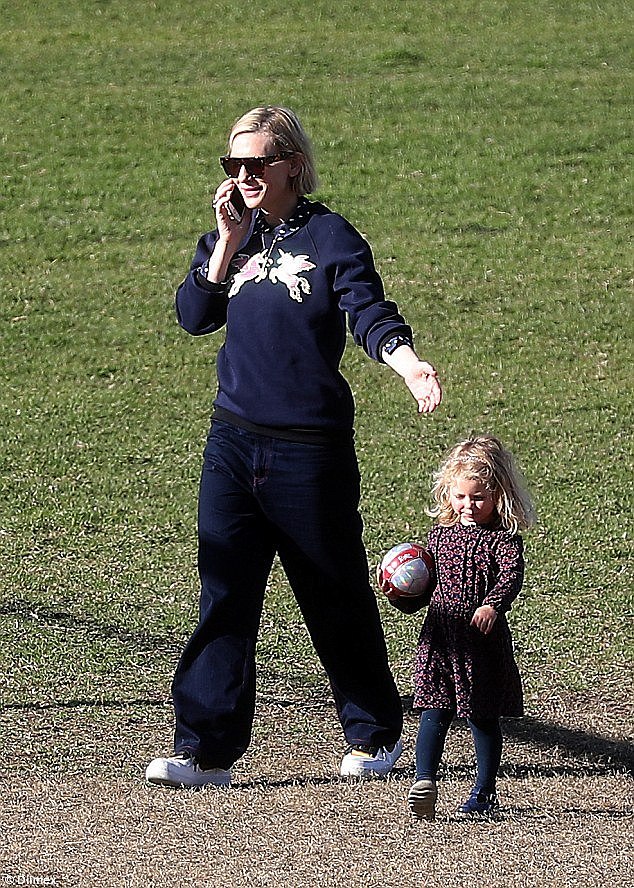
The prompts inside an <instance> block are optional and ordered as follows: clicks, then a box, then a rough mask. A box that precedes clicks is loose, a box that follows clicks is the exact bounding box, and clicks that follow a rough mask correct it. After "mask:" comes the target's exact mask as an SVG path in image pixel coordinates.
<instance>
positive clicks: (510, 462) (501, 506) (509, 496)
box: [427, 435, 535, 533]
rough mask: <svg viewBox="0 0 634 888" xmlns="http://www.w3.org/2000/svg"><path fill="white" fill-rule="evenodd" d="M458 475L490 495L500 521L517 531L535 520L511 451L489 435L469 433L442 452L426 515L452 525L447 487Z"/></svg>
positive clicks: (510, 530)
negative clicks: (481, 487)
mask: <svg viewBox="0 0 634 888" xmlns="http://www.w3.org/2000/svg"><path fill="white" fill-rule="evenodd" d="M458 478H462V479H468V480H470V481H479V482H480V483H481V484H482V485H483V486H484V487H485V488H486V489H487V490H489V491H490V492H491V493H492V494H493V500H494V503H495V509H496V512H497V515H498V518H499V521H500V524H501V525H502V527H503V528H504V529H505V530H508V531H509V532H510V533H517V532H518V531H519V530H524V529H525V528H527V527H530V526H531V525H532V524H534V523H535V511H534V509H533V504H532V502H531V499H530V497H529V495H528V493H527V491H526V488H525V486H524V481H523V479H522V476H521V475H520V472H519V470H518V469H517V466H516V465H515V460H514V459H513V456H512V454H511V453H510V452H509V451H508V450H506V449H505V448H504V447H503V446H502V444H501V443H500V441H499V440H498V439H497V438H495V437H494V436H493V435H473V436H472V437H470V438H467V440H466V441H461V442H460V443H459V444H456V445H455V446H454V447H452V448H451V450H450V451H449V452H448V453H447V454H446V456H445V459H444V461H443V463H442V465H441V466H440V469H439V470H438V471H437V472H436V473H435V475H434V486H433V488H432V496H433V499H434V501H435V505H434V506H433V507H432V508H431V509H429V510H428V513H427V514H428V515H430V516H431V517H432V518H437V519H438V523H439V524H444V525H452V524H456V523H457V522H458V520H459V519H458V516H457V515H456V513H455V512H454V510H453V509H452V507H451V488H452V486H453V484H454V483H455V481H456V480H457V479H458Z"/></svg>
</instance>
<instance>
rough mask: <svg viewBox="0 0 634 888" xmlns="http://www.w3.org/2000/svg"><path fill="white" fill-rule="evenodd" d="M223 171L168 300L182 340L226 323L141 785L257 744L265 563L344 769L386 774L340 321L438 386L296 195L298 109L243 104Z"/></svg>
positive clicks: (409, 375)
mask: <svg viewBox="0 0 634 888" xmlns="http://www.w3.org/2000/svg"><path fill="white" fill-rule="evenodd" d="M221 164H222V166H223V169H224V171H225V173H226V175H227V178H226V179H225V180H224V181H223V182H222V183H221V184H220V185H219V187H218V188H217V190H216V193H215V199H214V202H213V205H214V208H215V214H216V230H215V231H212V232H210V233H207V234H205V235H204V236H203V237H202V238H201V239H200V241H199V243H198V247H197V250H196V254H195V256H194V259H193V262H192V264H191V268H190V271H189V274H188V275H187V277H186V279H185V280H184V281H183V283H182V284H181V286H180V287H179V289H178V292H177V295H176V311H177V316H178V320H179V323H180V324H181V326H182V327H183V328H184V329H185V330H187V331H188V332H189V333H191V334H193V335H200V334H205V333H212V332H214V331H216V330H218V329H220V328H221V327H223V326H226V332H225V343H224V345H223V346H222V348H221V349H220V351H219V354H218V359H217V376H218V392H217V396H216V400H215V402H214V413H213V419H212V425H211V430H210V432H209V436H208V439H207V446H206V449H205V455H204V464H203V470H202V478H201V485H200V495H199V511H198V530H199V554H198V565H199V573H200V579H201V597H200V619H199V623H198V626H197V628H196V630H195V631H194V634H193V635H192V637H191V639H190V640H189V642H188V644H187V646H186V647H185V650H184V652H183V654H182V656H181V659H180V662H179V664H178V666H177V669H176V673H175V676H174V681H173V684H172V695H173V700H174V708H175V715H176V732H175V754H174V755H173V756H170V757H167V758H158V759H155V760H154V761H153V762H151V763H150V764H149V766H148V768H147V770H146V779H147V780H148V782H149V783H152V784H161V785H169V786H201V785H205V784H216V785H227V784H229V783H230V781H231V770H230V769H231V766H232V765H233V764H234V763H235V762H236V761H237V760H238V759H239V758H240V756H241V755H242V754H243V753H244V751H245V750H246V748H247V746H248V744H249V742H250V738H251V728H252V722H253V716H254V710H255V648H256V639H257V633H258V627H259V622H260V616H261V612H262V605H263V598H264V591H265V587H266V582H267V579H268V576H269V573H270V570H271V566H272V562H273V558H274V556H275V554H276V553H277V554H278V555H279V557H280V560H281V563H282V565H283V567H284V570H285V572H286V575H287V577H288V580H289V582H290V585H291V587H292V589H293V593H294V595H295V597H296V599H297V602H298V604H299V607H300V609H301V612H302V614H303V617H304V619H305V621H306V625H307V628H308V630H309V632H310V635H311V638H312V641H313V643H314V645H315V649H316V651H317V653H318V655H319V657H320V659H321V662H322V663H323V666H324V668H325V670H326V673H327V675H328V678H329V680H330V684H331V688H332V692H333V696H334V700H335V704H336V706H337V712H338V715H339V718H340V721H341V724H342V727H343V730H344V735H345V737H346V740H347V742H348V744H349V746H348V750H347V752H346V753H345V755H344V757H343V760H342V763H341V769H340V771H341V774H342V775H343V776H360V777H364V776H372V775H382V774H387V773H388V772H389V771H390V770H391V769H392V767H393V765H394V763H395V762H396V760H397V759H398V757H399V755H400V753H401V741H400V734H401V729H402V708H401V704H400V697H399V694H398V692H397V689H396V686H395V684H394V680H393V678H392V675H391V673H390V670H389V666H388V660H387V652H386V645H385V639H384V636H383V631H382V627H381V623H380V619H379V612H378V607H377V604H376V600H375V597H374V595H373V593H372V590H371V588H370V584H369V581H368V567H367V558H366V554H365V550H364V547H363V543H362V521H361V517H360V515H359V511H358V505H359V470H358V466H357V460H356V455H355V450H354V445H353V418H354V403H353V398H352V394H351V391H350V388H349V386H348V384H347V383H346V381H345V379H344V378H343V377H342V375H341V374H340V372H339V363H340V360H341V357H342V354H343V350H344V346H345V338H346V315H347V319H348V325H349V327H350V330H351V332H352V335H353V337H354V339H355V342H356V343H357V344H359V345H361V346H362V347H363V348H364V349H365V351H366V352H367V353H368V355H369V356H370V357H372V358H374V359H375V360H379V361H384V362H385V363H387V364H389V365H390V366H391V367H392V368H393V369H394V370H395V371H396V372H397V373H399V374H400V375H401V376H402V377H403V379H404V380H405V383H406V384H407V386H408V388H409V389H410V391H411V393H412V394H413V396H414V398H415V399H416V400H417V402H418V405H419V410H420V411H421V412H423V413H430V412H431V411H432V410H434V409H435V408H436V407H437V405H438V404H439V403H440V399H441V389H440V384H439V382H438V379H437V376H436V371H435V370H434V368H433V367H432V366H431V365H430V364H427V363H425V362H422V361H420V360H419V359H418V357H417V356H416V353H415V352H414V350H413V347H412V334H411V329H410V328H409V327H408V326H407V324H406V323H405V321H404V320H403V318H402V317H401V316H400V314H399V313H398V310H397V308H396V306H395V305H394V303H392V302H388V301H386V299H385V296H384V292H383V287H382V283H381V279H380V278H379V276H378V274H377V272H376V270H375V268H374V263H373V259H372V255H371V252H370V249H369V247H368V245H367V243H366V242H365V240H364V239H363V238H362V237H361V236H360V235H359V234H358V232H357V231H355V229H354V228H353V227H352V226H351V225H350V224H349V223H347V222H346V221H345V220H344V219H343V218H342V217H341V216H338V215H336V214H335V213H332V212H331V211H330V210H329V209H327V208H326V207H325V206H323V205H322V204H320V203H316V202H309V201H308V200H307V199H306V198H305V195H306V194H309V193H311V192H312V191H314V190H315V188H316V186H317V177H316V174H315V169H314V164H313V159H312V151H311V147H310V143H309V140H308V138H307V136H306V134H305V132H304V130H303V129H302V127H301V125H300V123H299V121H298V119H297V118H296V116H295V115H294V114H293V113H292V112H291V111H289V110H287V109H284V108H279V107H267V108H255V109H254V110H252V111H250V112H248V113H247V114H245V115H244V116H243V117H241V118H240V119H239V120H238V121H237V122H236V123H235V124H234V126H233V128H232V130H231V133H230V136H229V154H228V155H226V156H225V157H222V158H221ZM236 189H237V190H236ZM240 198H242V200H240Z"/></svg>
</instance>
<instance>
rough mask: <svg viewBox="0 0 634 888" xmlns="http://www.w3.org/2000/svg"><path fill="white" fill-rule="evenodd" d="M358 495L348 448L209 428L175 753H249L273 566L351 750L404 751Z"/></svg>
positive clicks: (179, 674) (212, 763)
mask: <svg viewBox="0 0 634 888" xmlns="http://www.w3.org/2000/svg"><path fill="white" fill-rule="evenodd" d="M359 481H360V479H359V469H358V465H357V459H356V454H355V451H354V446H353V444H352V442H350V443H343V444H338V443H326V444H324V443H308V444H305V443H297V442H294V441H285V440H280V439H277V438H269V437H265V436H262V435H258V434H254V433H252V432H250V431H245V430H243V429H240V428H237V427H235V426H232V425H229V424H227V423H223V422H217V421H214V422H213V424H212V428H211V430H210V433H209V437H208V440H207V446H206V448H205V454H204V463H203V470H202V477H201V484H200V495H199V511H198V532H199V552H198V567H199V573H200V580H201V595H200V613H199V622H198V625H197V627H196V629H195V631H194V633H193V635H192V637H191V638H190V640H189V642H188V643H187V646H186V647H185V649H184V651H183V654H182V656H181V659H180V661H179V664H178V666H177V669H176V672H175V675H174V680H173V683H172V695H173V700H174V708H175V715H176V734H175V750H176V752H189V753H191V754H193V755H195V756H197V757H198V759H199V761H200V762H201V764H202V766H203V767H220V768H228V767H230V766H231V765H232V764H233V763H234V762H235V761H236V760H237V759H238V758H239V757H240V756H241V755H242V754H243V753H244V751H245V750H246V748H247V747H248V745H249V742H250V739H251V728H252V723H253V717H254V712H255V689H256V684H255V668H256V667H255V655H256V642H257V635H258V629H259V624H260V617H261V613H262V607H263V601H264V593H265V588H266V583H267V579H268V576H269V573H270V571H271V567H272V563H273V559H274V557H275V554H276V553H278V554H279V557H280V561H281V563H282V566H283V567H284V570H285V573H286V575H287V577H288V580H289V582H290V585H291V588H292V590H293V593H294V595H295V598H296V600H297V602H298V605H299V607H300V610H301V612H302V615H303V617H304V620H305V622H306V626H307V628H308V631H309V633H310V636H311V639H312V642H313V644H314V646H315V649H316V651H317V654H318V656H319V658H320V660H321V662H322V664H323V666H324V669H325V671H326V673H327V675H328V679H329V681H330V685H331V688H332V693H333V696H334V700H335V705H336V707H337V712H338V715H339V719H340V721H341V724H342V727H343V731H344V735H345V737H346V739H347V741H348V743H360V744H368V745H373V746H383V745H391V744H392V743H394V742H395V741H396V740H397V739H398V737H399V736H400V733H401V729H402V720H403V715H402V706H401V701H400V697H399V694H398V691H397V689H396V686H395V684H394V680H393V678H392V674H391V672H390V669H389V665H388V658H387V651H386V645H385V639H384V635H383V629H382V626H381V622H380V617H379V611H378V607H377V602H376V599H375V596H374V594H373V592H372V589H371V587H370V583H369V576H368V565H367V557H366V553H365V549H364V547H363V542H362V529H363V528H362V520H361V516H360V514H359V510H358V506H359V495H360V493H359Z"/></svg>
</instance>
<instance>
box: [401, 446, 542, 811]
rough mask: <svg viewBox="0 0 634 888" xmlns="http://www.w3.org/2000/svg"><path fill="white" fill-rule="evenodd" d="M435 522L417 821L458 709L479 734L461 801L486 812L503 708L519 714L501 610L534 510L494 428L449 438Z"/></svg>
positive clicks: (429, 799)
mask: <svg viewBox="0 0 634 888" xmlns="http://www.w3.org/2000/svg"><path fill="white" fill-rule="evenodd" d="M433 497H434V500H435V506H434V508H433V509H431V510H430V511H429V513H428V514H430V515H431V516H432V517H435V518H437V524H436V525H434V527H432V529H431V530H430V532H429V534H428V538H427V546H428V548H429V550H430V552H431V553H432V555H433V556H434V560H435V562H436V571H437V577H438V584H437V587H436V589H435V591H434V593H433V596H432V599H431V602H430V604H429V608H428V611H427V616H426V617H425V621H424V623H423V627H422V629H421V633H420V638H419V642H418V647H417V651H416V660H415V667H414V684H415V690H414V706H415V707H416V708H417V709H420V710H421V718H420V727H419V732H418V739H417V742H416V783H414V785H413V786H412V788H411V789H410V792H409V796H408V802H409V808H410V811H411V814H412V817H413V819H415V820H421V819H425V820H433V819H434V815H435V806H436V799H437V795H438V792H437V788H436V776H437V772H438V766H439V764H440V759H441V756H442V752H443V748H444V743H445V738H446V736H447V732H448V730H449V726H450V724H451V722H452V719H453V718H454V716H459V717H463V718H466V719H467V721H468V724H469V727H470V729H471V732H472V734H473V740H474V744H475V753H476V761H477V778H476V782H475V786H474V787H473V790H472V792H471V794H470V796H469V798H468V799H467V800H466V801H465V802H464V803H463V804H462V805H461V806H460V808H459V809H458V811H459V813H461V814H464V815H474V814H490V813H492V812H493V811H494V810H495V808H496V807H497V797H496V792H495V781H496V776H497V772H498V768H499V765H500V759H501V755H502V732H501V728H500V716H502V715H505V716H520V715H522V714H523V701H522V685H521V680H520V675H519V671H518V668H517V664H516V662H515V658H514V656H513V648H512V644H511V634H510V631H509V626H508V623H507V621H506V617H505V613H506V611H508V610H510V607H511V604H512V602H513V601H514V599H515V598H516V597H517V595H518V593H519V591H520V589H521V587H522V580H523V577H524V559H523V545H522V539H521V537H520V536H518V531H519V530H522V529H524V528H527V527H529V526H530V525H531V524H532V523H533V522H534V513H533V508H532V505H531V502H530V500H529V498H528V495H527V494H526V492H525V491H524V489H523V487H522V484H521V480H520V478H519V475H518V472H517V470H516V468H515V466H514V463H513V458H512V456H511V454H510V453H509V452H508V451H507V450H505V449H504V448H503V447H502V445H501V444H500V442H499V441H498V439H497V438H494V437H492V436H490V435H481V436H477V437H471V438H469V439H468V440H466V441H463V442H462V443H460V444H457V445H456V446H455V447H453V448H452V449H451V450H450V451H449V454H448V455H447V457H446V459H445V461H444V463H443V464H442V466H441V468H440V471H439V472H438V473H437V475H436V476H435V484H434V487H433Z"/></svg>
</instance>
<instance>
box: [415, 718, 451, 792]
mask: <svg viewBox="0 0 634 888" xmlns="http://www.w3.org/2000/svg"><path fill="white" fill-rule="evenodd" d="M452 719H453V712H452V711H451V710H450V709H425V710H424V711H423V712H421V716H420V725H419V728H418V738H417V740H416V779H417V780H433V781H434V782H435V781H436V775H437V774H438V766H439V765H440V759H441V758H442V753H443V749H444V748H445V739H446V737H447V732H448V731H449V727H450V725H451V722H452Z"/></svg>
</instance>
